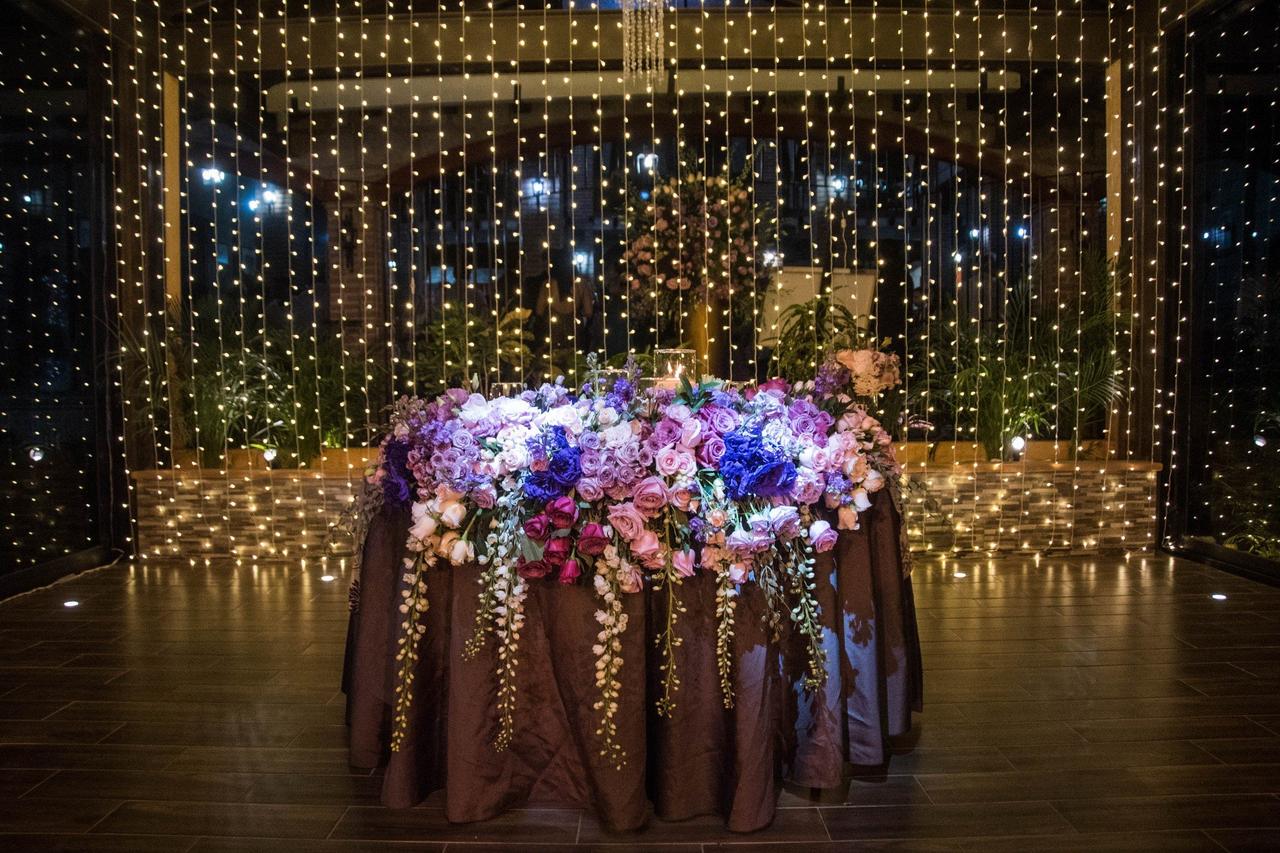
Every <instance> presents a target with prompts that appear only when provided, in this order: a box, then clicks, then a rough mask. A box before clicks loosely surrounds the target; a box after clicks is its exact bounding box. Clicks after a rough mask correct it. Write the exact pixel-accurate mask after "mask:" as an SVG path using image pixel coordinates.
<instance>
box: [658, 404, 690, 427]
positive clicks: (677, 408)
mask: <svg viewBox="0 0 1280 853" xmlns="http://www.w3.org/2000/svg"><path fill="white" fill-rule="evenodd" d="M664 414H665V415H666V416H667V417H669V418H671V420H673V421H675V422H676V423H683V422H685V421H687V420H688V419H689V417H690V415H691V414H692V413H691V412H690V411H689V407H688V406H686V405H685V404H684V403H672V404H671V405H670V406H667V410H666V412H664Z"/></svg>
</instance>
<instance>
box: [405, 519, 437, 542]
mask: <svg viewBox="0 0 1280 853" xmlns="http://www.w3.org/2000/svg"><path fill="white" fill-rule="evenodd" d="M439 524H440V522H438V521H437V520H436V517H435V516H434V515H431V514H430V513H423V514H422V515H421V516H420V517H419V518H417V519H416V520H415V521H414V522H413V526H412V527H410V528H409V535H410V536H413V537H414V538H415V539H419V540H421V541H423V542H425V541H427V540H428V539H430V538H431V536H432V535H433V534H434V533H435V532H436V528H437V527H438V526H439Z"/></svg>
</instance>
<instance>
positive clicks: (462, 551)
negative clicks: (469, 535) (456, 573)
mask: <svg viewBox="0 0 1280 853" xmlns="http://www.w3.org/2000/svg"><path fill="white" fill-rule="evenodd" d="M475 558H476V549H475V547H474V546H473V545H472V544H471V543H470V542H468V541H467V540H466V539H459V540H458V541H456V542H454V543H453V547H452V548H450V549H449V562H451V563H453V564H454V565H455V566H460V565H462V564H463V563H470V562H471V561H472V560H474V559H475Z"/></svg>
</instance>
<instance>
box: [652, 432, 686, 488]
mask: <svg viewBox="0 0 1280 853" xmlns="http://www.w3.org/2000/svg"><path fill="white" fill-rule="evenodd" d="M686 423H687V422H686ZM653 461H654V464H656V465H657V466H658V472H659V473H661V474H663V475H665V476H667V477H670V476H671V475H672V474H675V473H676V472H678V471H680V470H681V469H683V468H684V461H685V455H684V454H683V453H681V452H680V451H679V450H676V449H675V448H674V447H664V448H662V449H661V450H659V451H658V455H657V456H655V457H654V460H653Z"/></svg>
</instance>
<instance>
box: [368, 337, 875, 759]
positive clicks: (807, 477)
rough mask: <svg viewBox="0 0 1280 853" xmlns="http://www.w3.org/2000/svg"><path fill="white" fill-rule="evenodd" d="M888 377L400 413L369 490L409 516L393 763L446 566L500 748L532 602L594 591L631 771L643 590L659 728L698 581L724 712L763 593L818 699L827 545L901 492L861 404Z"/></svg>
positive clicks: (849, 373) (673, 688) (834, 370)
mask: <svg viewBox="0 0 1280 853" xmlns="http://www.w3.org/2000/svg"><path fill="white" fill-rule="evenodd" d="M884 358H886V357H884V356H882V355H881V354H879V353H876V354H874V355H867V354H859V353H856V352H852V353H851V352H841V353H838V354H836V355H835V357H834V358H833V359H832V360H831V361H830V362H829V363H827V364H824V366H823V369H822V371H820V372H819V375H818V377H816V379H814V380H810V381H808V382H805V383H800V384H797V385H794V386H793V385H790V384H789V383H787V382H784V381H782V380H772V381H770V382H766V383H763V384H760V385H756V386H750V387H747V388H743V389H739V388H733V387H730V386H728V385H726V384H724V383H722V382H719V381H716V380H704V381H702V382H699V383H697V384H694V383H692V382H690V381H689V380H688V379H687V378H686V379H684V380H683V382H682V384H681V386H680V387H679V388H678V389H677V390H674V391H673V390H664V389H647V390H644V391H641V390H639V389H638V387H637V376H636V372H635V370H634V369H632V370H631V371H630V372H629V373H628V374H627V375H626V376H624V377H622V378H617V379H614V380H609V381H603V382H601V381H597V380H593V381H591V382H588V383H587V384H586V385H585V386H584V387H583V388H581V389H577V390H576V391H571V390H570V389H568V388H566V387H564V386H563V385H562V384H560V383H557V384H546V385H543V386H542V387H540V388H538V389H536V390H528V391H525V392H523V393H521V394H519V395H515V396H510V397H497V398H493V399H490V398H486V397H485V396H483V395H481V394H475V393H468V392H466V391H464V390H461V389H452V390H450V391H448V392H446V393H445V394H443V395H441V396H440V397H438V398H437V399H435V400H433V401H424V400H421V399H409V398H405V399H402V400H401V401H400V402H399V404H398V405H397V406H396V409H395V412H394V414H393V418H392V428H391V430H390V432H389V433H388V435H387V436H386V438H385V439H384V441H383V443H382V460H381V463H380V465H379V467H378V469H377V472H376V474H375V477H374V479H375V482H376V483H377V484H378V485H379V487H380V488H381V489H382V492H383V500H384V502H386V503H390V504H399V505H405V504H411V505H412V515H411V517H412V526H411V527H410V529H409V530H408V531H407V537H408V540H407V543H408V554H409V555H408V557H407V558H406V561H405V573H404V578H403V580H404V583H403V584H402V590H403V592H402V595H403V601H402V602H401V605H400V610H401V613H402V614H403V616H404V620H403V626H402V627H403V630H402V633H401V639H400V650H399V654H398V661H399V677H398V682H397V692H396V707H395V725H394V733H393V738H392V747H393V749H395V748H398V747H399V745H400V743H401V740H402V738H403V735H404V730H405V727H406V725H407V711H408V708H409V704H410V702H411V701H412V689H413V671H414V667H415V663H416V661H417V647H418V644H419V642H420V640H421V637H422V635H423V633H424V631H425V629H424V626H423V620H422V616H423V614H424V613H425V612H426V609H427V607H428V606H429V601H428V598H429V596H428V584H429V574H428V570H429V569H431V568H432V567H434V566H436V565H437V564H438V563H439V562H440V561H442V560H443V561H447V562H448V563H450V564H452V566H453V567H454V568H455V569H457V570H461V571H468V570H474V571H475V575H476V578H477V581H478V586H479V592H478V601H477V608H476V615H475V628H474V633H473V636H472V638H471V640H470V642H469V643H468V644H467V653H468V654H475V653H477V652H478V651H479V650H480V649H481V648H483V647H484V645H485V644H486V643H487V642H489V641H490V640H491V639H492V640H493V641H496V644H497V649H496V650H497V657H498V672H497V679H498V705H499V709H498V710H499V731H498V733H497V736H496V745H497V746H498V747H499V748H502V747H505V746H506V745H507V744H508V743H509V742H510V739H511V736H512V732H513V730H514V720H515V707H516V693H515V684H516V679H515V675H516V668H517V666H518V661H519V637H520V628H521V626H522V624H523V621H524V602H525V597H526V595H527V593H528V591H529V589H530V586H531V585H532V584H540V583H560V584H589V585H590V586H591V587H592V589H593V591H594V593H595V595H596V597H597V600H598V603H599V608H598V611H597V613H596V620H597V622H598V623H599V626H600V630H599V634H598V637H597V642H596V645H595V646H594V651H595V654H596V658H597V661H596V671H595V678H596V685H597V688H598V689H599V690H600V699H599V700H598V702H597V703H596V709H597V710H598V711H599V712H600V717H599V728H598V731H597V734H598V735H599V736H600V737H601V741H602V743H603V745H604V746H603V749H604V752H605V754H606V755H607V756H608V757H609V758H610V759H611V760H613V761H615V762H617V763H619V764H621V763H622V762H623V761H624V760H625V755H624V754H623V751H622V749H621V746H620V745H619V744H618V742H617V739H616V728H615V723H614V716H615V714H616V711H617V708H618V694H619V691H620V689H621V682H620V681H619V678H618V674H619V672H620V669H621V667H622V666H623V665H624V662H623V660H622V656H621V649H622V644H621V642H620V638H621V637H622V635H623V634H624V632H625V631H626V630H627V616H626V614H625V612H624V611H625V607H624V600H625V597H626V596H628V595H635V594H638V593H641V592H642V591H643V590H645V589H646V588H649V589H651V590H654V591H656V592H657V594H660V595H664V596H665V597H666V605H667V606H666V607H665V620H666V621H665V624H664V625H663V626H661V629H660V635H659V638H658V641H659V645H660V650H661V654H662V658H663V664H662V672H663V684H662V691H661V695H660V696H659V699H658V711H659V713H662V714H670V712H671V710H672V708H673V707H674V706H675V703H676V701H677V698H678V693H679V688H680V677H679V672H678V669H677V666H676V656H675V649H676V647H677V646H678V645H679V644H680V637H679V636H678V635H677V633H676V631H675V626H676V622H677V620H678V619H679V618H680V615H681V614H682V613H683V612H684V611H683V608H682V606H681V604H680V589H681V584H682V583H683V582H684V581H685V580H686V579H688V578H690V577H692V576H693V575H695V574H697V573H704V574H710V575H711V576H713V577H714V578H715V583H716V612H717V628H716V640H715V642H716V652H717V654H716V657H717V662H718V669H719V676H720V685H721V689H722V693H723V699H724V702H725V704H726V706H731V705H732V702H733V691H732V655H731V641H732V636H733V621H734V615H735V603H736V601H737V598H738V595H739V593H740V590H741V589H742V587H743V586H744V585H746V584H756V585H758V586H759V587H760V589H761V590H762V592H763V593H764V597H765V601H766V603H767V605H768V606H767V614H768V615H767V619H768V620H769V623H770V625H771V627H773V629H774V630H775V631H776V632H780V631H782V630H784V629H785V628H787V627H789V628H790V629H791V630H793V631H795V632H797V633H798V634H799V635H800V636H802V637H803V638H804V639H805V641H806V646H807V655H808V660H807V677H806V682H807V684H808V685H809V686H810V687H813V688H816V687H818V686H819V685H821V683H822V681H823V678H824V673H825V671H826V670H825V661H824V657H823V655H824V652H823V647H822V644H821V627H820V624H819V616H820V614H819V608H818V604H817V601H816V599H815V597H814V571H813V569H814V564H815V555H816V554H819V553H822V552H825V551H829V550H831V549H832V548H833V547H834V546H835V544H836V540H837V537H838V533H837V531H838V530H841V529H845V530H851V529H856V528H857V527H858V526H859V513H861V512H863V511H865V510H866V509H868V508H869V507H870V506H871V495H872V494H873V493H874V492H877V491H879V490H881V489H883V488H885V487H886V485H890V486H892V487H894V488H896V485H895V484H896V480H897V478H898V476H899V473H900V471H899V468H898V465H897V463H896V461H895V460H894V457H893V445H892V442H891V441H890V439H889V436H888V433H886V432H885V430H884V429H883V428H882V427H881V426H880V424H879V423H878V422H876V421H875V420H874V419H873V418H871V417H870V416H869V415H867V413H866V409H865V408H864V406H863V405H861V404H860V403H859V401H858V399H857V395H858V394H861V393H862V392H865V391H868V390H869V389H872V388H875V389H876V390H875V392H874V393H878V392H879V391H880V390H883V389H884V388H886V387H889V385H890V384H892V382H893V381H895V380H896V375H895V372H894V370H893V369H892V366H891V365H890V364H889V363H888V362H886V361H884ZM833 365H834V366H833ZM864 371H870V375H864ZM850 391H852V392H854V393H853V394H852V395H851V394H850V393H849V392H850ZM471 567H474V569H472V568H471Z"/></svg>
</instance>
